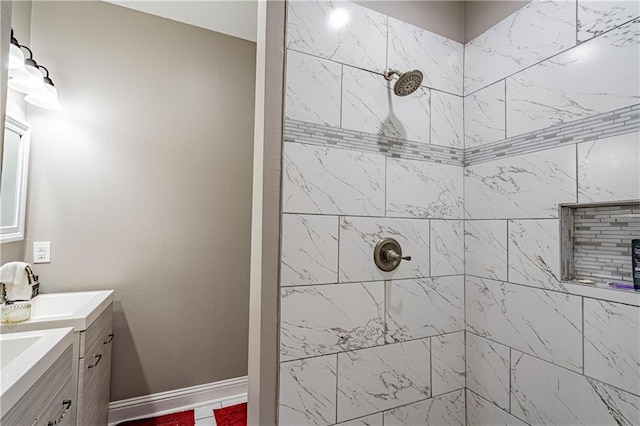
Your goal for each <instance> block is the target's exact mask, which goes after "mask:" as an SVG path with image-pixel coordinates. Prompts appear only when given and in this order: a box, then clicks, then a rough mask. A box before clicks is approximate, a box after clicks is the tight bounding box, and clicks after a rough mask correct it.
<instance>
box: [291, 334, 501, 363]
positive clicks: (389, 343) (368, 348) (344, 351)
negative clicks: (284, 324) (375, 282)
mask: <svg viewBox="0 0 640 426" xmlns="http://www.w3.org/2000/svg"><path fill="white" fill-rule="evenodd" d="M463 331H464V330H456V331H447V332H446V333H440V334H434V335H433V336H426V337H415V338H412V339H406V340H401V341H398V342H385V343H383V344H381V345H374V346H366V347H362V348H357V349H345V350H341V351H337V352H329V353H326V354H319V355H309V356H304V357H300V358H293V359H287V360H284V361H281V362H280V364H284V363H287V362H297V361H304V360H308V359H313V358H321V357H327V356H331V355H339V354H346V353H350V352H358V351H365V350H370V349H376V348H382V347H385V346H389V345H400V344H402V343H408V342H417V341H420V340H427V339H431V338H432V337H440V336H448V335H449V334H455V333H461V332H463ZM487 340H488V339H487ZM496 343H497V342H496ZM499 344H501V345H502V343H499ZM503 346H504V345H503Z"/></svg>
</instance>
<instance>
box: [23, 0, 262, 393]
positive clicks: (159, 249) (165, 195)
mask: <svg viewBox="0 0 640 426" xmlns="http://www.w3.org/2000/svg"><path fill="white" fill-rule="evenodd" d="M31 23H32V25H31V27H32V32H31V45H32V48H33V49H34V51H35V52H37V55H38V58H41V61H42V63H44V64H47V65H48V66H49V67H50V70H51V73H52V76H53V79H54V82H55V83H56V86H57V87H58V91H59V94H60V102H61V103H62V104H63V108H64V109H63V110H62V111H60V112H59V113H55V112H48V111H44V110H38V109H37V108H30V110H29V120H30V121H31V124H32V126H33V136H32V149H31V153H32V154H31V155H32V157H31V169H30V171H31V176H30V181H29V183H30V185H29V200H28V218H27V241H26V245H25V247H26V250H25V252H26V253H25V261H27V262H29V261H31V254H30V251H31V250H30V249H31V247H32V242H33V241H51V250H52V254H51V260H52V262H51V264H43V265H36V266H35V268H34V269H35V272H36V273H37V274H39V275H40V278H41V281H42V289H43V291H45V292H62V291H78V290H96V289H115V291H116V293H115V300H116V302H115V317H114V321H115V323H114V330H115V335H116V337H115V340H114V357H113V376H112V388H111V399H112V400H120V399H125V398H130V397H135V396H139V395H146V394H151V393H156V392H162V391H167V390H171V389H177V388H182V387H188V386H193V385H198V384H202V383H208V382H214V381H218V380H222V379H228V378H232V377H238V376H243V375H246V373H247V333H248V307H249V243H250V241H249V239H250V224H251V217H250V215H251V181H252V170H251V167H252V148H253V145H252V144H253V142H252V141H253V116H254V81H255V44H254V43H251V42H248V41H244V40H240V39H237V38H233V37H230V36H226V35H222V34H219V33H215V32H211V31H207V30H204V29H201V28H197V27H191V26H188V25H184V24H180V23H176V22H174V21H170V20H167V19H163V18H158V17H155V16H151V15H146V14H143V13H140V12H135V11H132V10H129V9H126V8H122V7H119V6H115V5H112V4H108V3H104V2H35V3H34V4H33V10H32V21H31Z"/></svg>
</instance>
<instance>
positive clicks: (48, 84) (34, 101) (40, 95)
mask: <svg viewBox="0 0 640 426" xmlns="http://www.w3.org/2000/svg"><path fill="white" fill-rule="evenodd" d="M38 68H39V69H43V70H45V71H46V72H47V75H46V76H45V77H44V84H43V86H42V88H41V89H40V90H38V91H35V92H33V93H29V94H28V95H27V96H25V98H24V100H25V101H27V102H29V103H30V104H31V105H35V106H39V107H40V108H45V109H52V110H56V111H57V110H60V109H61V106H60V102H58V91H57V90H56V88H55V86H54V85H53V81H52V80H51V78H49V70H48V69H47V68H46V67H43V66H42V65H38Z"/></svg>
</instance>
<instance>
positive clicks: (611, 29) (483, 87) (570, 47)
mask: <svg viewBox="0 0 640 426" xmlns="http://www.w3.org/2000/svg"><path fill="white" fill-rule="evenodd" d="M636 19H638V17H635V18H633V19H629V20H628V21H625V22H623V23H621V24H620V25H617V26H615V27H613V28H609V29H608V30H606V31H603V32H601V33H599V34H596V35H595V36H593V37H591V38H590V39H588V40H585V41H583V42H582V43H581V44H583V43H587V42H590V41H592V40H595V39H597V38H598V37H600V36H603V35H604V34H607V33H610V32H611V31H615V30H617V29H618V28H620V27H624V26H625V25H627V24H629V23H631V22H633V21H635V20H636ZM575 47H576V45H575V44H574V45H572V46H569V47H567V48H566V49H564V50H561V51H560V52H557V53H554V54H553V55H551V56H548V57H546V58H544V59H542V60H540V61H538V62H536V63H534V64H531V65H528V66H526V67H524V68H521V69H519V70H518V71H516V72H513V73H511V74H509V75H506V76H504V77H502V78H505V79H506V78H509V77H513V76H514V75H516V74H518V73H521V72H523V71H526V70H528V69H529V68H533V67H535V66H536V65H540V64H541V63H543V62H545V61H548V60H550V59H553V58H555V57H556V56H558V55H562V54H563V53H565V52H568V51H569V50H571V49H574V48H575ZM502 78H501V79H499V80H496V81H492V82H491V83H489V84H485V85H484V86H482V87H481V88H479V89H476V90H474V91H473V92H470V93H465V94H464V96H469V95H474V94H476V93H478V92H479V91H481V90H482V89H486V88H487V87H489V86H491V85H492V84H495V83H497V82H498V81H500V80H502Z"/></svg>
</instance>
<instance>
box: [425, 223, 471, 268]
mask: <svg viewBox="0 0 640 426" xmlns="http://www.w3.org/2000/svg"><path fill="white" fill-rule="evenodd" d="M463 273H464V227H463V223H462V221H460V220H432V221H431V276H432V277H437V276H440V275H458V274H463Z"/></svg>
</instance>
